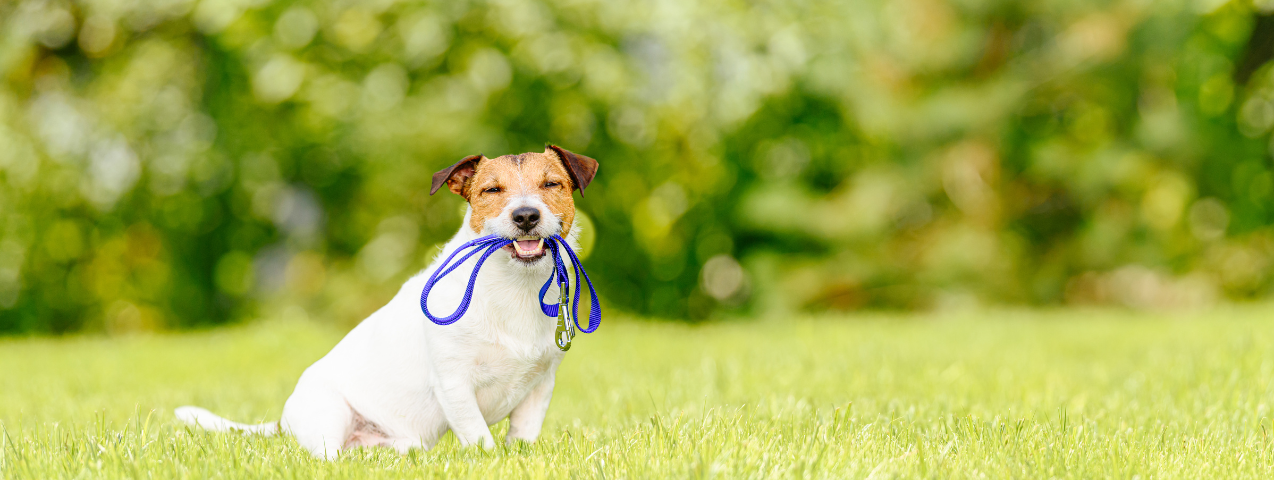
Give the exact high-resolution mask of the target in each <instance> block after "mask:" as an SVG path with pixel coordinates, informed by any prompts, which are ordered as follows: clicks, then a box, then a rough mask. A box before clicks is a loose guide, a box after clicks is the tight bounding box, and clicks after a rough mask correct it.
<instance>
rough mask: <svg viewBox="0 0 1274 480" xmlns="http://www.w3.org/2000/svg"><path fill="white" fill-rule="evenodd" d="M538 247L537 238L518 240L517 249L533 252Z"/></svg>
mask: <svg viewBox="0 0 1274 480" xmlns="http://www.w3.org/2000/svg"><path fill="white" fill-rule="evenodd" d="M539 249H540V241H539V240H518V250H521V251H523V252H534V251H537V250H539Z"/></svg>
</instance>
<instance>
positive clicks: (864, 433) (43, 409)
mask: <svg viewBox="0 0 1274 480" xmlns="http://www.w3.org/2000/svg"><path fill="white" fill-rule="evenodd" d="M340 336H341V332H337V331H335V330H332V329H330V328H325V327H318V326H313V325H308V324H297V323H279V322H267V323H263V324H258V325H254V326H247V327H238V328H233V329H228V330H221V331H215V332H204V333H193V334H177V335H159V336H148V337H133V338H116V339H108V338H71V339H9V340H0V366H3V369H0V425H2V426H3V436H2V437H0V475H2V476H5V477H28V478H52V477H93V478H97V477H148V476H149V477H156V478H176V477H253V478H255V477H262V476H267V477H289V478H307V479H308V478H319V477H336V478H344V477H363V476H366V477H385V476H409V477H446V478H453V477H470V478H566V477H583V478H596V477H607V478H665V477H677V478H685V477H696V478H697V477H717V478H762V477H764V478H770V477H778V478H789V477H801V478H804V477H813V478H899V477H901V478H921V477H925V478H975V477H980V478H1112V477H1113V478H1136V477H1138V476H1139V477H1140V478H1234V477H1246V478H1271V477H1274V468H1272V467H1271V465H1274V458H1272V450H1271V439H1270V433H1271V432H1270V430H1271V428H1270V427H1271V426H1270V415H1271V414H1270V402H1271V401H1272V400H1274V390H1272V386H1274V384H1272V382H1274V309H1271V308H1269V307H1243V308H1231V309H1225V310H1219V311H1214V312H1210V313H1201V314H1183V315H1176V316H1156V315H1144V314H1129V313H1125V312H1113V311H1096V312H1074V311H1069V312H1067V311H1059V312H1042V313H1041V312H998V313H986V314H978V315H973V314H970V315H965V316H960V317H932V316H896V317H895V316H888V315H869V316H854V317H845V318H821V319H804V320H789V321H757V322H730V323H716V324H710V325H705V326H686V325H680V324H663V323H647V322H634V321H614V320H612V321H608V323H607V324H605V325H604V326H603V327H602V329H601V330H600V331H599V332H598V333H596V334H593V335H584V336H582V337H580V338H579V339H578V340H577V341H576V344H575V348H574V349H573V350H572V351H571V352H570V354H569V356H568V358H567V360H566V363H565V364H564V366H563V368H562V370H561V371H560V373H559V374H558V387H557V391H556V393H555V395H554V400H553V406H552V408H550V410H549V415H548V420H547V422H546V424H545V428H544V435H543V436H542V437H541V439H540V441H539V442H538V443H536V444H532V445H517V446H514V447H509V448H505V447H500V448H497V449H496V450H495V451H491V452H486V451H481V450H473V449H462V448H460V447H459V446H458V445H457V443H456V442H455V439H454V438H453V437H451V436H450V435H448V436H447V437H445V438H444V440H443V441H442V442H441V443H440V444H439V445H438V446H437V447H435V448H434V449H433V450H431V451H427V452H422V451H415V452H413V453H412V454H410V455H407V456H399V455H397V454H396V453H394V452H392V451H390V450H387V449H362V450H355V451H352V452H348V454H347V455H346V456H344V457H343V458H342V459H341V460H339V461H336V462H332V463H323V462H319V461H316V460H313V459H311V458H310V456H309V455H308V454H307V453H306V452H304V451H303V450H301V449H300V448H299V447H298V446H297V445H296V444H295V442H293V441H292V440H291V439H290V438H287V437H275V438H263V437H256V436H249V435H240V434H210V433H205V432H201V431H198V430H192V429H188V428H185V427H183V426H179V425H177V424H176V423H175V419H174V418H173V417H172V413H171V411H172V408H173V407H176V406H179V405H183V404H197V405H202V406H205V407H208V408H210V409H212V410H213V411H216V412H218V413H221V414H223V415H225V416H227V417H231V418H234V419H237V420H242V421H269V420H274V419H276V418H277V417H278V415H279V411H280V408H281V407H282V405H283V401H284V399H285V398H286V397H287V395H288V394H289V393H290V391H291V389H292V386H293V382H294V381H295V379H296V377H297V376H298V375H299V374H300V372H301V370H302V369H304V368H305V367H306V366H307V365H308V364H309V363H310V362H312V361H314V360H315V359H317V358H318V357H319V356H321V355H322V354H323V353H325V352H326V351H327V349H328V348H330V347H331V345H333V344H334V343H335V342H336V341H337V340H338V339H339V338H340ZM505 428H506V427H505V425H504V424H500V425H497V426H495V427H493V429H494V430H495V431H496V435H497V438H500V436H501V435H502V434H503V432H504V430H505Z"/></svg>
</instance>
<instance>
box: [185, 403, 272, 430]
mask: <svg viewBox="0 0 1274 480" xmlns="http://www.w3.org/2000/svg"><path fill="white" fill-rule="evenodd" d="M173 414H175V415H177V418H178V419H180V420H181V421H183V422H186V423H188V424H191V425H194V426H196V427H200V428H203V429H204V430H209V431H213V432H228V431H231V430H237V431H241V432H248V433H256V434H260V435H265V436H267V437H268V436H270V435H274V434H276V433H279V422H273V423H262V424H259V425H247V424H243V423H238V422H232V421H230V420H226V419H224V418H221V417H220V416H218V415H217V414H215V413H212V412H209V411H207V410H205V409H202V408H199V407H192V406H185V407H179V408H177V409H176V410H174V411H173Z"/></svg>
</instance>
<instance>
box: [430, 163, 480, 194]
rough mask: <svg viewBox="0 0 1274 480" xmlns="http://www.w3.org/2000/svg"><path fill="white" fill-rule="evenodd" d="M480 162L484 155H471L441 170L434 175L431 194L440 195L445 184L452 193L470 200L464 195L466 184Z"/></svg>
mask: <svg viewBox="0 0 1274 480" xmlns="http://www.w3.org/2000/svg"><path fill="white" fill-rule="evenodd" d="M478 160H482V155H481V154H479V155H469V156H467V157H464V158H463V159H461V160H460V161H459V162H456V164H455V165H452V166H450V167H447V168H444V169H442V170H439V171H438V173H435V174H434V178H433V181H434V183H433V186H432V187H430V188H429V194H430V195H433V194H435V193H438V189H440V188H442V185H443V184H446V185H447V187H449V188H450V189H451V192H452V193H455V194H456V195H460V196H462V197H465V198H466V199H468V198H469V197H466V196H465V194H464V184H465V182H466V181H468V180H469V179H470V178H473V173H474V171H476V170H477V168H478Z"/></svg>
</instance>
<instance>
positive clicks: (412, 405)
mask: <svg viewBox="0 0 1274 480" xmlns="http://www.w3.org/2000/svg"><path fill="white" fill-rule="evenodd" d="M596 173H597V161H595V160H593V159H591V158H588V157H585V156H583V155H578V154H575V153H571V152H569V151H566V150H565V149H562V148H559V147H557V146H553V145H549V146H548V148H546V149H545V150H544V152H543V153H524V154H521V155H505V156H501V157H497V158H486V157H483V156H481V155H473V156H470V157H466V158H464V159H463V160H461V161H460V162H459V163H456V164H455V165H452V166H450V167H448V168H446V169H444V170H442V171H440V172H438V173H435V174H434V175H433V186H432V187H433V188H432V189H431V190H430V192H429V193H430V195H432V194H434V193H437V191H438V190H439V189H440V188H441V187H442V186H443V185H444V184H445V185H447V188H448V189H450V190H451V191H452V192H453V193H455V194H457V195H460V196H461V197H464V198H465V200H466V201H468V202H469V206H468V209H467V211H466V212H465V216H464V223H463V224H462V225H461V227H460V231H459V232H457V233H456V235H455V236H454V237H452V238H451V240H450V241H448V242H447V244H446V246H445V247H443V252H442V253H441V254H440V255H438V257H437V259H435V260H434V262H433V263H432V264H431V265H430V266H429V267H428V268H426V269H425V270H424V271H423V272H421V273H419V274H417V275H416V276H414V277H412V278H411V279H409V280H407V283H405V284H403V286H402V288H401V289H400V290H399V291H398V294H397V295H395V296H394V298H393V300H390V301H389V304H388V305H385V306H384V307H382V308H381V309H380V310H377V311H376V312H375V313H373V314H372V315H371V316H370V317H367V319H366V320H363V321H362V322H361V323H360V324H359V325H358V326H357V327H355V328H354V329H353V330H351V331H350V332H349V334H348V335H346V336H345V338H344V339H342V340H341V341H340V343H338V344H337V345H336V347H334V348H332V351H331V352H329V353H328V354H327V355H326V356H324V357H323V358H321V359H319V360H318V361H317V362H315V363H314V364H313V365H311V366H310V368H308V369H306V370H305V373H303V374H301V378H300V380H299V381H297V384H296V390H294V391H293V392H292V396H290V397H288V400H287V403H285V404H284V405H283V417H282V418H281V419H280V420H279V421H278V422H276V423H265V424H260V425H245V424H241V423H236V422H232V421H229V420H226V419H224V418H222V417H219V416H217V415H216V414H213V413H212V412H209V411H208V410H205V409H202V408H199V407H191V406H187V407H181V408H178V409H177V410H176V412H175V413H176V415H177V418H179V419H181V420H182V421H185V422H186V423H189V424H193V425H196V426H199V427H202V428H204V429H208V430H212V431H228V430H239V431H246V432H252V433H258V434H264V435H273V434H276V433H278V432H279V431H283V432H286V433H289V434H291V435H293V436H295V437H296V440H297V442H298V443H300V444H301V446H302V447H304V448H305V449H307V450H309V451H310V452H311V453H313V454H314V455H315V456H317V457H320V458H324V459H333V458H335V457H336V456H337V455H339V454H340V452H341V450H344V449H348V448H355V447H363V446H387V447H392V448H394V449H396V450H398V451H399V452H402V453H406V452H407V450H408V449H410V448H412V447H422V448H425V449H429V448H432V447H433V445H434V444H435V443H437V441H438V439H439V438H441V437H442V435H443V434H445V433H447V431H448V430H450V431H452V432H453V433H455V435H456V438H457V439H458V440H459V441H460V443H461V444H462V445H465V446H468V445H481V446H482V447H483V448H486V449H490V448H493V447H494V446H495V439H494V438H493V437H492V435H491V429H490V425H494V424H495V423H496V422H499V421H500V420H503V419H504V418H505V417H508V418H509V433H508V436H507V438H506V440H505V442H506V443H513V442H514V441H518V440H523V441H528V442H530V441H535V438H536V437H537V436H539V434H540V427H541V426H542V425H543V423H544V415H545V413H546V412H547V410H548V407H549V399H550V398H551V397H552V396H553V382H554V375H555V374H556V372H557V366H558V365H559V364H560V363H561V362H562V358H563V356H564V352H563V351H562V350H560V349H559V347H558V346H557V345H556V344H555V343H554V333H555V328H556V326H557V323H556V319H555V318H552V317H547V316H545V314H544V313H542V312H541V310H540V308H539V305H540V300H539V296H538V294H539V290H540V287H541V286H542V285H543V283H544V279H545V278H548V277H549V275H550V273H551V271H552V268H553V261H552V260H551V259H550V258H549V255H547V253H548V252H547V249H546V248H545V241H544V239H546V238H551V237H552V236H553V235H561V236H562V238H565V239H567V242H568V243H569V244H570V245H572V246H576V247H577V248H578V232H577V229H575V228H572V226H573V225H574V221H575V200H574V199H573V198H572V197H571V193H572V192H573V191H574V190H575V189H577V188H578V189H579V190H580V195H583V194H584V187H587V186H588V184H589V182H591V181H592V180H593V176H594V175H595V174H596ZM485 235H498V236H500V237H503V238H508V239H515V240H516V242H514V243H512V244H510V245H508V246H505V247H503V249H502V250H503V251H504V252H505V253H507V255H508V257H507V258H504V259H501V258H500V257H503V255H502V254H499V253H498V252H497V254H496V255H494V256H492V257H491V259H490V260H491V261H489V262H487V263H486V265H485V267H486V268H485V269H484V270H483V271H482V274H481V275H480V276H478V280H477V285H476V287H475V290H474V296H473V300H472V303H471V306H470V308H469V310H468V312H467V313H465V314H464V316H463V317H462V318H461V319H460V320H459V321H458V322H456V323H455V324H453V325H448V326H438V325H435V324H433V323H431V322H430V321H428V320H427V319H426V318H425V316H424V314H423V313H422V312H421V308H420V303H419V298H420V296H421V289H422V288H423V287H424V285H425V283H426V281H427V279H428V278H429V276H430V274H431V273H432V272H433V271H434V270H435V269H437V268H438V265H439V263H440V262H441V259H443V258H446V257H447V256H448V255H449V254H451V253H452V252H454V251H455V250H456V249H457V248H458V247H460V246H461V245H463V244H465V243H466V242H469V241H470V240H473V239H476V238H479V237H482V236H485ZM470 263H472V262H471V261H470V262H466V265H468V264H470ZM466 268H467V267H466ZM467 276H468V275H457V276H452V277H450V278H446V279H443V280H440V281H439V282H438V283H437V284H436V285H435V286H434V289H433V292H432V293H431V294H430V296H431V297H432V298H430V300H429V302H428V305H429V309H430V311H449V310H450V309H453V308H455V305H456V304H457V303H458V302H459V301H460V297H461V296H463V295H464V291H465V287H466V284H465V282H466V280H467V278H461V277H467ZM549 298H555V297H549ZM435 303H437V304H438V305H435Z"/></svg>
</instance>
